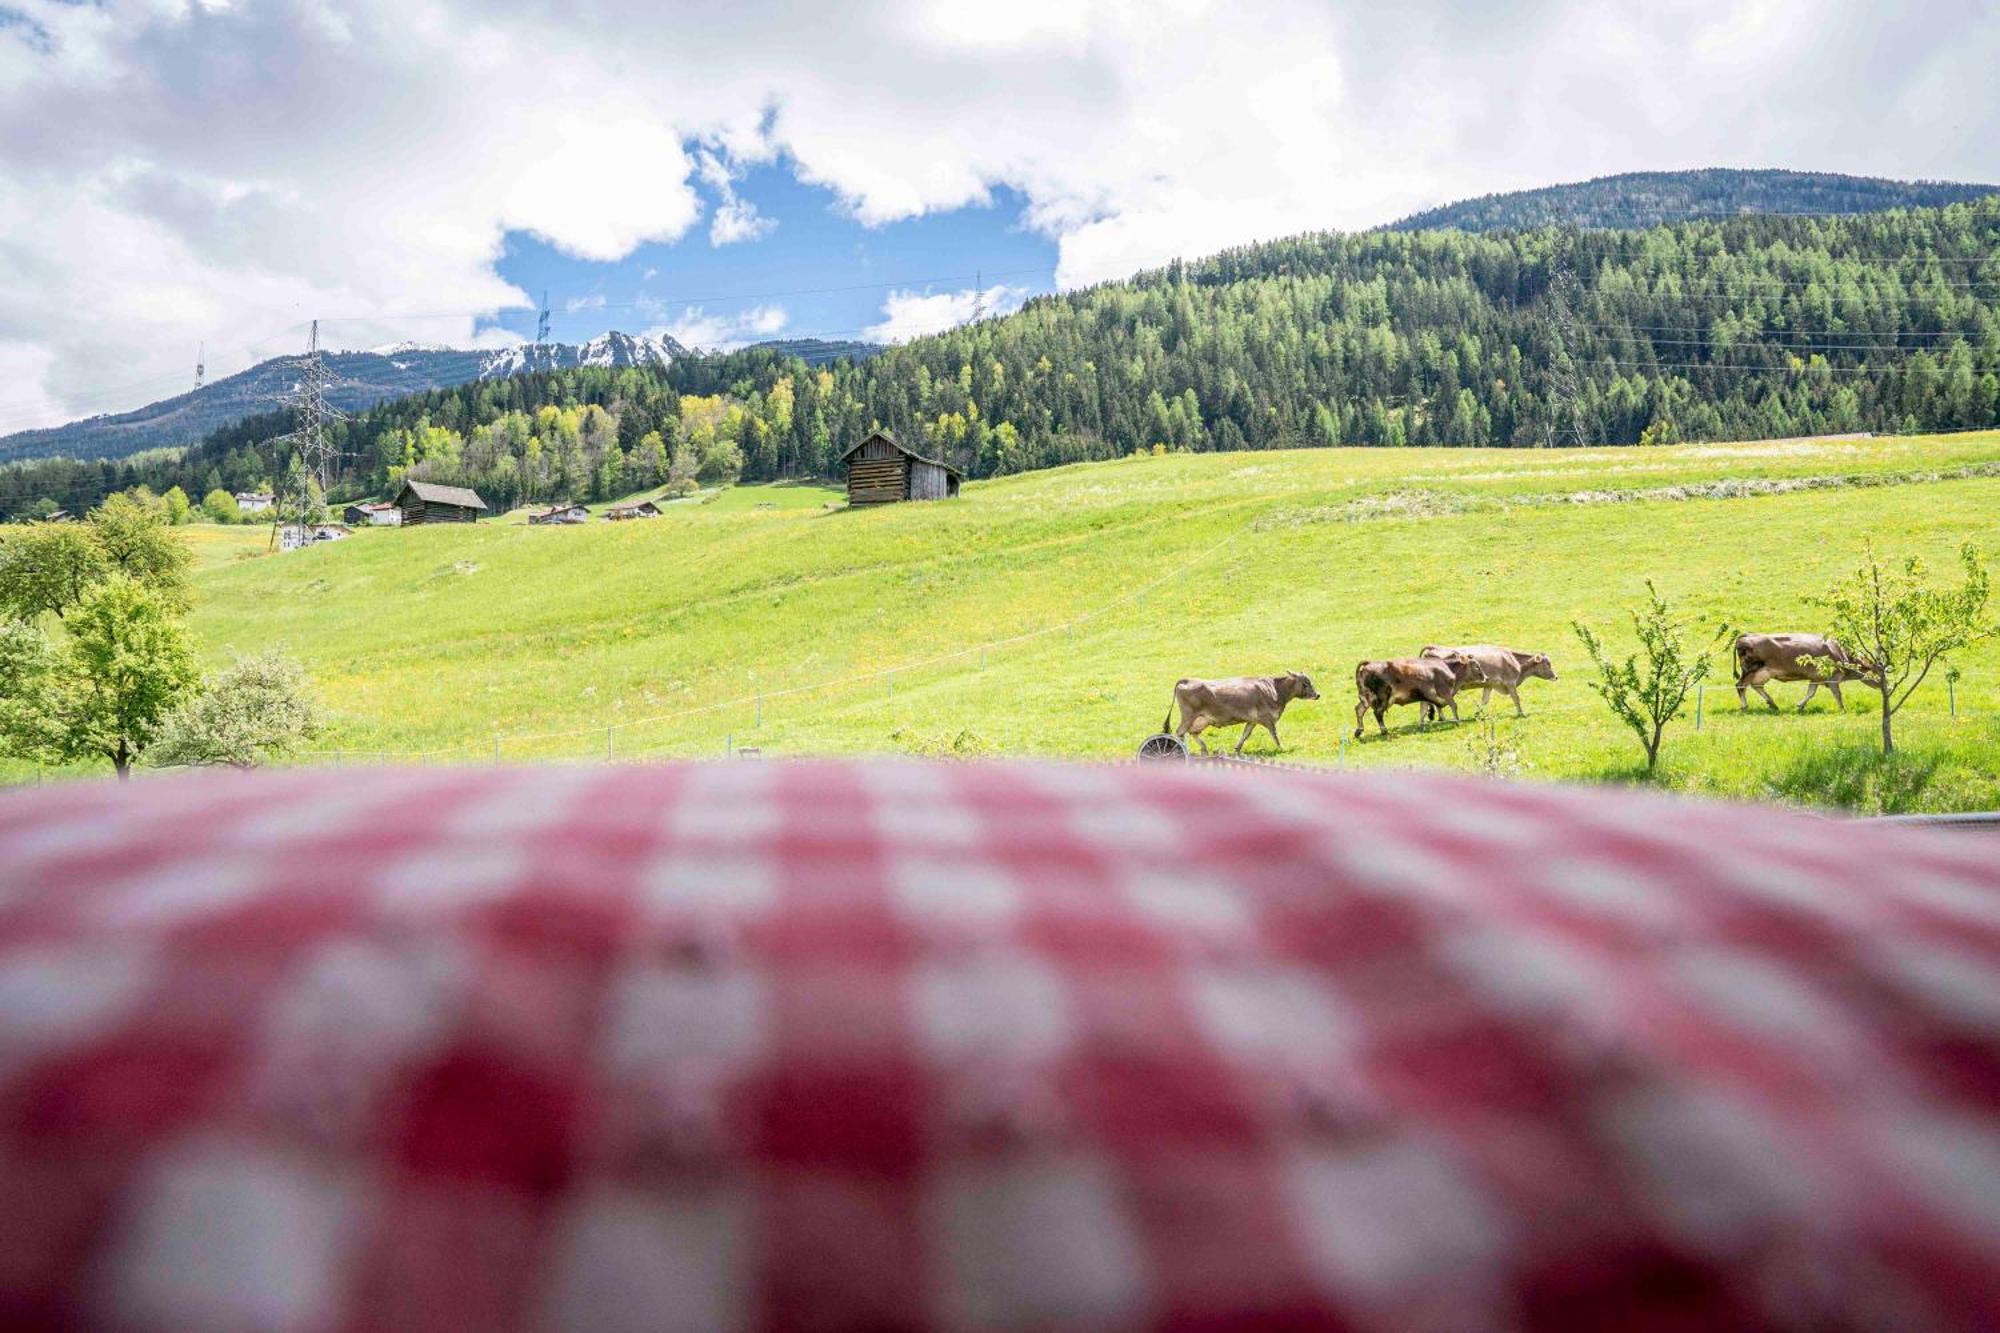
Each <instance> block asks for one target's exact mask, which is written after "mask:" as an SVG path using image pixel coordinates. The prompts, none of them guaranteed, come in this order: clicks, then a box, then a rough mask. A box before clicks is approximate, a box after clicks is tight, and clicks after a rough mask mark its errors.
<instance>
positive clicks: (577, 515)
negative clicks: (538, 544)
mask: <svg viewBox="0 0 2000 1333" xmlns="http://www.w3.org/2000/svg"><path fill="white" fill-rule="evenodd" d="M528 522H530V523H534V524H550V523H588V522H590V511H589V510H588V509H585V508H584V507H583V506H582V505H563V504H558V505H550V506H549V507H548V508H547V509H545V510H543V511H542V512H541V513H538V514H530V515H528Z"/></svg>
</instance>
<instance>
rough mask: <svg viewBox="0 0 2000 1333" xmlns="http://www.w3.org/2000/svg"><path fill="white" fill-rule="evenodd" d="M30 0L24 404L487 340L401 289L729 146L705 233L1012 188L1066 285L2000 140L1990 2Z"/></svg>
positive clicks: (14, 205) (17, 385) (5, 327)
mask: <svg viewBox="0 0 2000 1333" xmlns="http://www.w3.org/2000/svg"><path fill="white" fill-rule="evenodd" d="M8 7H9V8H10V9H11V10H15V11H18V12H19V13H20V15H21V16H22V21H20V22H16V23H14V24H12V25H0V124H5V125H6V126H8V127H9V132H8V133H7V134H6V135H5V136H0V291H4V292H6V294H7V297H6V300H5V301H0V371H10V372H14V373H13V374H11V375H8V374H0V431H4V430H7V429H16V428H19V427H20V426H24V425H34V424H46V422H47V421H48V420H50V419H51V418H52V417H59V416H64V415H69V414H72V413H75V412H79V411H95V410H102V409H103V408H106V407H114V406H130V405H133V404H135V403H137V402H142V401H145V400H146V398H148V397H151V396H153V394H152V393H150V392H142V393H136V394H131V395H128V396H127V397H126V399H125V400H124V401H122V402H117V403H106V402H105V401H104V400H105V399H106V398H108V397H111V396H113V395H114V391H115V390H117V389H118V388H119V387H120V386H123V385H130V384H133V383H135V382H138V381H166V380H172V379H174V378H175V377H180V378H185V377H186V375H187V372H188V370H189V369H190V368H191V367H190V364H189V355H190V353H191V352H192V350H193V344H194V343H195V342H196V341H197V340H199V339H204V338H205V339H206V340H207V341H208V344H209V362H210V367H211V373H213V374H218V375H219V374H223V373H227V372H228V371H230V370H233V369H236V368H239V367H240V366H241V365H243V364H247V363H248V362H249V361H251V360H254V359H256V357H257V356H258V355H269V354H270V353H271V351H274V350H283V349H284V348H287V347H294V346H297V345H298V344H299V343H300V342H302V340H303V329H302V327H300V326H301V325H302V323H303V321H304V320H305V319H307V318H308V317H310V316H313V315H321V316H328V317H330V318H329V321H328V324H327V326H326V332H327V335H328V337H329V338H330V339H331V340H333V341H334V342H336V343H337V344H338V345H347V346H369V345H373V344H377V343H383V342H392V341H397V340H401V339H406V338H416V339H421V340H424V341H463V340H465V339H467V338H469V337H470V336H471V334H472V332H473V330H474V329H475V328H476V327H478V324H479V321H478V320H477V319H476V318H475V317H474V316H472V315H470V314H468V315H463V316H455V317H446V318H433V319H427V320H410V319H407V318H403V317H402V312H407V311H467V312H474V311H477V312H487V313H490V312H492V311H495V310H498V309H502V308H506V307H509V306H513V307H519V308H531V307H532V304H533V302H532V301H531V299H530V297H529V295H528V294H527V293H524V292H521V291H518V290H515V289H514V288H512V287H511V286H510V285H509V284H508V283H506V282H504V281H502V280H501V279H500V278H499V277H498V276H497V274H496V271H495V267H494V265H495V263H496V261H497V260H498V259H499V257H500V255H501V247H502V244H503V240H504V237H505V236H506V234H507V233H508V232H509V231H510V230H525V231H529V232H532V233H534V234H535V235H537V236H539V237H541V238H543V239H544V240H546V241H547V242H548V243H550V244H552V245H554V246H555V247H556V248H558V249H560V250H562V251H564V252H565V253H568V254H571V255H576V256H581V257H584V258H588V259H596V260H610V259H616V258H619V257H621V256H623V255H626V254H628V253H630V251H631V250H632V248H633V247H634V246H636V245H638V244H640V243H642V242H645V241H648V240H659V241H672V240H676V239H678V238H681V237H683V236H685V235H687V234H688V233H689V232H690V231H691V230H692V229H693V228H694V227H696V226H697V225H698V224H699V223H700V222H701V221H702V220H703V198H702V187H703V186H704V185H705V186H706V188H707V191H708V193H709V194H710V196H711V197H712V198H714V199H715V200H716V206H715V207H714V209H713V211H712V213H711V214H710V215H709V217H708V219H707V221H708V223H709V226H708V239H709V241H710V243H711V244H715V245H723V244H731V243H736V242H740V241H745V240H749V239H751V238H753V237H754V236H756V235H760V234H764V233H765V232H766V231H768V227H769V224H770V219H767V218H763V217H761V216H759V215H758V214H757V213H756V212H755V210H754V208H753V207H751V205H750V204H749V202H748V201H747V200H743V199H741V198H740V197H739V196H737V195H736V193H735V188H736V187H735V182H736V179H737V177H738V175H739V174H740V171H741V170H742V168H743V167H744V166H746V165H748V164H752V163H778V164H782V165H783V166H784V167H785V168H786V169H789V170H792V171H794V172H796V173H797V174H798V175H799V176H800V177H801V178H802V179H804V180H807V181H810V182H816V183H819V184H823V185H825V186H827V187H828V188H830V189H832V190H834V191H835V192H836V193H837V195H838V196H839V198H840V200H841V201H842V206H843V207H845V208H846V209H847V210H848V211H849V212H851V213H852V215H853V216H854V217H856V218H857V219H859V220H861V221H863V222H865V223H881V222H887V221H891V220H895V219H899V218H907V217H913V216H917V215H920V214H923V213H928V212H934V211H937V210H941V209H950V208H954V207H957V206H960V205H964V204H968V203H979V202H983V201H987V200H990V199H991V198H992V193H993V191H994V190H995V189H996V188H998V187H1001V186H1005V187H1008V188H1010V189H1012V190H1014V191H1016V192H1018V193H1019V194H1020V196H1021V197H1023V198H1025V199H1026V200H1027V214H1026V221H1027V223H1028V225H1030V226H1032V227H1034V228H1036V229H1038V230H1040V231H1042V232H1043V233H1045V234H1047V235H1049V236H1051V237H1054V238H1056V239H1058V240H1059V242H1060V245H1061V264H1060V270H1059V280H1060V281H1061V282H1062V283H1063V284H1065V285H1074V284H1078V283H1084V282H1090V281H1095V280H1099V279H1102V278H1107V277H1115V276H1119V275H1122V274H1124V273H1128V272H1130V271H1131V270H1132V269H1133V268H1135V267H1138V266H1141V265H1146V264H1152V263H1157V262H1160V261H1162V260H1165V259H1167V258H1170V257H1172V256H1174V255H1177V254H1199V253H1202V252H1204V251H1208V250H1212V249H1214V248H1216V247H1217V246H1221V245H1227V244H1235V243H1240V242H1243V241H1247V240H1251V239H1255V238H1258V237H1268V236H1274V235H1281V234H1285V233H1289V232H1294V231H1299V230H1302V229H1307V228H1317V227H1359V226H1367V225H1371V224H1374V223H1377V222H1382V221H1386V220H1389V219H1391V218H1394V217H1396V216H1399V215H1401V214H1404V213H1407V212H1410V211H1413V210H1415V209H1417V208H1421V207H1425V206H1428V205H1430V204H1434V203H1438V202H1442V201H1444V200H1447V199H1451V198H1456V197H1461V196H1464V195H1468V194H1478V193H1482V192H1485V191H1489V190H1502V189H1516V188H1522V187H1526V186H1533V185H1540V184H1546V183H1549V182H1551V181H1556V180H1575V179H1581V178H1583V177H1587V176H1592V175H1598V174H1603V173H1606V172H1612V171H1627V170H1638V169H1647V168H1668V167H1681V166H1699V165H1723V166H1768V165H1783V166H1794V167H1810V168H1815V169H1823V170H1845V171H1857V172H1862V173H1868V174H1879V175H1891V176H1901V177H1911V176H1929V177H1955V178H1960V179H1979V178H1982V177H1991V176H1993V175H1995V174H2000V173H1996V171H1995V168H1994V165H1993V159H1992V153H1991V144H1992V139H1993V131H1994V129H1995V127H1996V125H2000V80H1995V79H1993V78H1991V77H1990V70H1991V69H1992V68H1993V66H1994V65H1995V63H1996V62H2000V10H1996V8H1995V7H1994V6H1993V5H1992V4H1991V3H1990V2H1989V0H1915V2H1914V3H1911V4H1905V5H1897V6H1888V5H1879V4H1870V3H1867V2H1866V0H1812V2H1810V3H1809V2H1808V0H1738V2H1737V3H1718V2H1717V0H1658V2H1657V3H1654V4H1651V5H1646V6H1606V5H1599V4H1593V3H1589V2H1588V0H1519V2H1518V3H1515V4H1512V5H1507V6H1495V5H1491V4H1487V3H1482V0H1410V2H1409V3H1404V4H1398V5H1394V6H1385V5H1377V4H1370V3H1364V2H1363V0H1351V2H1349V3H1338V4H1328V3H1323V2H1321V0H1234V2H1233V3H1224V2H1223V0H1032V2H1024V3H1016V4H1012V5H1009V6H1007V7H1006V8H1005V10H1004V14H1003V12H1002V11H1001V10H997V9H995V8H994V7H993V6H992V5H990V4H989V3H987V0H931V2H928V3H925V2H921V0H888V2H887V3H883V4H880V5H872V6H866V7H852V6H829V5H826V4H824V3H818V2H815V3H805V0H739V3H736V4H733V5H729V6H722V7H716V6H713V5H702V6H694V5H691V4H684V5H675V4H667V5H661V4H659V3H658V2H657V0H573V2H572V3H570V4H565V5H561V6H550V5H547V4H544V3H541V2H540V0H345V3H343V4H342V5H340V6H338V7H337V8H334V7H328V6H326V5H324V4H323V3H320V0H263V2H262V3H257V4H236V5H227V6H224V5H216V4H188V3H186V0H101V2H100V3H96V4H91V5H79V4H73V3H69V2H68V0H8ZM1829 90H1834V91H1831V92H1830V91H1829ZM975 258H976V257H975ZM924 299H934V298H924ZM911 309H912V310H917V309H928V308H927V307H915V306H912V307H911ZM939 314H940V317H941V318H942V317H945V316H947V315H948V314H949V309H948V307H947V308H944V309H943V310H941V311H940V312H939ZM356 316H358V317H359V318H355V317H356ZM703 318H704V319H707V318H709V317H708V316H703ZM898 318H899V317H898V316H897V314H896V313H895V312H893V311H885V317H884V324H885V326H895V327H912V325H910V324H909V321H908V320H904V321H903V322H902V323H900V324H899V323H898ZM911 318H912V319H914V318H915V315H912V316H911ZM260 348H263V349H264V350H262V351H261V352H260V351H259V349H260Z"/></svg>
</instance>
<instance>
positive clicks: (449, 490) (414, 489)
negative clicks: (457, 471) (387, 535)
mask: <svg viewBox="0 0 2000 1333" xmlns="http://www.w3.org/2000/svg"><path fill="white" fill-rule="evenodd" d="M396 508H398V509H400V510H401V511H402V512H403V526H405V527H410V526H413V525H415V524H419V523H477V522H478V521H479V516H480V515H481V514H483V513H485V512H487V510H486V501H484V500H482V499H480V498H479V495H478V493H477V492H475V491H472V490H470V489H468V488H466V487H464V486H440V485H438V484H437V483H436V482H433V481H406V482H404V483H403V489H402V490H400V491H398V492H396Z"/></svg>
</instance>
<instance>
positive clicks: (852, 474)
mask: <svg viewBox="0 0 2000 1333" xmlns="http://www.w3.org/2000/svg"><path fill="white" fill-rule="evenodd" d="M840 461H841V462H842V463H845V464H846V465H847V503H848V504H850V505H855V506H859V505H882V504H894V503H896V502H897V501H898V500H949V499H951V498H952V497H954V496H956V495H957V494H958V483H959V482H960V480H962V478H961V476H960V473H959V471H958V469H957V468H955V467H953V466H952V465H951V464H949V463H940V462H938V461H937V460H936V459H935V458H925V457H923V456H922V455H920V454H913V453H911V452H910V451H909V450H908V449H905V448H904V447H903V446H902V445H900V444H897V443H896V439H895V437H894V436H893V435H891V434H889V432H888V431H885V430H878V431H876V432H875V433H874V434H873V435H870V436H869V437H868V438H867V439H865V440H863V441H862V442H861V443H859V444H857V445H855V446H854V447H853V448H852V449H849V450H848V451H847V452H846V453H844V454H842V455H841V456H840Z"/></svg>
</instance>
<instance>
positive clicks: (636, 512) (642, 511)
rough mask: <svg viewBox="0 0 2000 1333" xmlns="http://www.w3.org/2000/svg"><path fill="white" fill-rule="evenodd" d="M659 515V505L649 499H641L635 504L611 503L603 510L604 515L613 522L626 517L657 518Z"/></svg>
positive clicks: (620, 520) (621, 520)
mask: <svg viewBox="0 0 2000 1333" xmlns="http://www.w3.org/2000/svg"><path fill="white" fill-rule="evenodd" d="M659 516H660V507H659V506H658V505H656V504H654V503H653V502H652V501H651V500H641V501H639V503H637V504H630V505H613V506H611V508H609V509H607V510H605V511H604V517H605V518H607V519H609V520H611V521H612V522H614V523H619V522H623V521H624V520H626V519H628V518H658V517H659Z"/></svg>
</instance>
